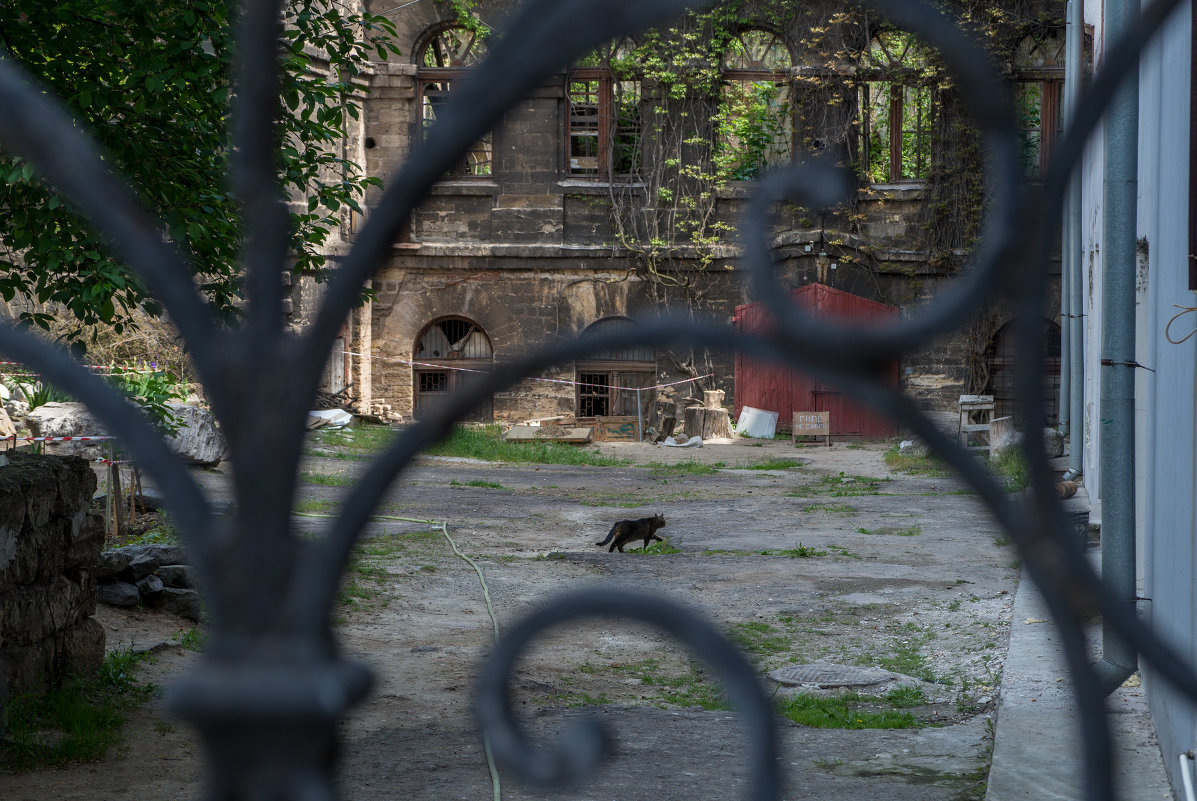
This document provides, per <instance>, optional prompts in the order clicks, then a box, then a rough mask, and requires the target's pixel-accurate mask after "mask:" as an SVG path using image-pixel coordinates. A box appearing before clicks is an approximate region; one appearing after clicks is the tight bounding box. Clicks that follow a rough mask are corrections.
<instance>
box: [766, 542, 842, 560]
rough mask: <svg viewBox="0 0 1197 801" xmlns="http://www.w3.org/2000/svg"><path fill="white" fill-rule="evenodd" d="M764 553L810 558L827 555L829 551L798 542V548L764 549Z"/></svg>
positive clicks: (794, 557)
mask: <svg viewBox="0 0 1197 801" xmlns="http://www.w3.org/2000/svg"><path fill="white" fill-rule="evenodd" d="M762 553H763V554H765V555H767V556H788V557H789V558H791V559H809V558H811V557H812V556H826V555H827V551H824V550H820V549H819V548H815V547H813V546H810V545H803V544H802V543H798V547H796V548H788V549H786V550H784V551H762Z"/></svg>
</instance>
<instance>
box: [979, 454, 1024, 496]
mask: <svg viewBox="0 0 1197 801" xmlns="http://www.w3.org/2000/svg"><path fill="white" fill-rule="evenodd" d="M989 469H990V470H992V471H993V472H994V474H995V475H997V476H998V477H1000V478H1001V479H1002V480H1003V482H1004V483H1005V485H1006V491H1007V492H1021V491H1022V490H1024V489H1026V488H1027V484H1028V483H1030V480H1031V474H1030V471H1029V469H1028V468H1027V458H1026V457H1025V456H1024V455H1023V453H1022V451H1021V450H1020V449H1019V448H1006V449H1005V450H1004V451H1001V452H1000V453H999V454H998V457H997V458H996V459H991V460H990V462H989Z"/></svg>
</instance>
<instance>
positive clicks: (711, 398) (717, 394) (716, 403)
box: [702, 389, 726, 409]
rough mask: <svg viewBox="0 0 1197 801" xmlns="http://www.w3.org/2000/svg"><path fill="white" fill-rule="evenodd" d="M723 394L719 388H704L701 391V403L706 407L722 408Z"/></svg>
mask: <svg viewBox="0 0 1197 801" xmlns="http://www.w3.org/2000/svg"><path fill="white" fill-rule="evenodd" d="M725 394H726V393H724V391H723V390H721V389H704V390H703V391H702V405H703V406H705V407H706V408H708V409H722V408H723V397H724V395H725Z"/></svg>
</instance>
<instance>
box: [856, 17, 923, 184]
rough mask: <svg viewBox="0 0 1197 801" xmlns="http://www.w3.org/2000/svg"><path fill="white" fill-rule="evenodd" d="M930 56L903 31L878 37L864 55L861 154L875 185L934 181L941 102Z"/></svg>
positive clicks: (865, 175) (863, 165)
mask: <svg viewBox="0 0 1197 801" xmlns="http://www.w3.org/2000/svg"><path fill="white" fill-rule="evenodd" d="M929 55H930V53H929V51H928V50H927V48H926V47H925V46H924V45H923V44H922V43H921V42H919V40H918V39H917V38H916V37H915V36H914V35H913V34H911V33H907V32H906V31H899V30H890V31H882V32H881V33H878V34H877V35H876V36H875V37H873V39H872V41H871V42H870V44H869V49H868V51H867V52H866V53H865V54H864V64H863V69H862V72H863V77H864V78H865V80H862V81H861V83H860V98H859V102H860V111H861V119H860V136H861V142H860V153H861V157H862V160H861V164H862V168H863V172H864V178H865V180H867V181H869V182H870V183H897V182H899V181H922V180H926V178H927V177H928V176H929V175H930V172H931V133H932V126H933V123H934V121H935V113H936V98H935V93H934V91H933V89H932V87H931V86H930V85H928V83H927V81H926V78H925V77H923V76H924V75H925V70H926V69H927V66H928V64H929Z"/></svg>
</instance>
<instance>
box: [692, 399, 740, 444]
mask: <svg viewBox="0 0 1197 801" xmlns="http://www.w3.org/2000/svg"><path fill="white" fill-rule="evenodd" d="M685 432H686V436H688V437H702V438H703V439H704V440H708V439H730V438H731V421H730V420H729V419H728V416H727V410H726V409H707V408H705V407H703V406H690V407H689V408H687V409H686V417H685Z"/></svg>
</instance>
